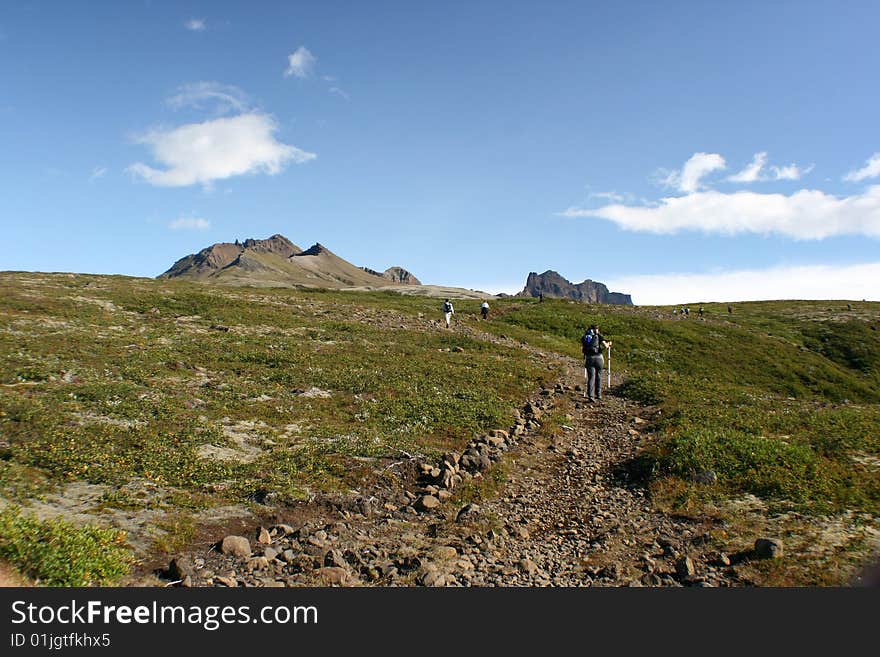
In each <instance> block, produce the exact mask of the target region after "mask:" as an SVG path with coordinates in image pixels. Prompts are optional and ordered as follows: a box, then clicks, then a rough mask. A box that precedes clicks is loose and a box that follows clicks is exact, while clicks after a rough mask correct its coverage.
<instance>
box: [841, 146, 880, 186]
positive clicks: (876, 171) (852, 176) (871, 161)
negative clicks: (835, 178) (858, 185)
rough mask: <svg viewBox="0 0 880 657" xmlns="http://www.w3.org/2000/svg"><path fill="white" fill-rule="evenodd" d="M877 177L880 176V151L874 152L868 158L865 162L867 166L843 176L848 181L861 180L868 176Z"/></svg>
mask: <svg viewBox="0 0 880 657" xmlns="http://www.w3.org/2000/svg"><path fill="white" fill-rule="evenodd" d="M877 177H880V153H874V154H873V155H872V156H871V157H870V158H868V160H867V162H865V166H863V167H862V168H861V169H857V170H855V171H850V172H849V173H848V174H846V175H845V176H844V177H843V179H844V180H846V181H848V182H861V181H862V180H866V179H867V178H877Z"/></svg>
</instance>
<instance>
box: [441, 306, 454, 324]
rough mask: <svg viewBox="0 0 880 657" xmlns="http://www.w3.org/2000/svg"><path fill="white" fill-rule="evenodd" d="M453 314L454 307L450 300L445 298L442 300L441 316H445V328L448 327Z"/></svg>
mask: <svg viewBox="0 0 880 657" xmlns="http://www.w3.org/2000/svg"><path fill="white" fill-rule="evenodd" d="M454 314H455V308H453V307H452V302H451V301H450V300H449V299H447V300H446V301H444V302H443V316H444V317H445V318H446V328H449V322H450V321H451V320H452V316H453V315H454Z"/></svg>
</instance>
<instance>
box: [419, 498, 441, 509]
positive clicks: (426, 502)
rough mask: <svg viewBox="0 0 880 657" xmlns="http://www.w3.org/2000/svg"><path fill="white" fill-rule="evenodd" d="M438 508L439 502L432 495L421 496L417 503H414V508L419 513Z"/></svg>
mask: <svg viewBox="0 0 880 657" xmlns="http://www.w3.org/2000/svg"><path fill="white" fill-rule="evenodd" d="M438 506H440V500H438V499H437V498H436V497H434V496H433V495H423V496H422V497H420V498H419V500H418V502H416V508H418V510H419V511H431V510H432V509H436V508H437V507H438Z"/></svg>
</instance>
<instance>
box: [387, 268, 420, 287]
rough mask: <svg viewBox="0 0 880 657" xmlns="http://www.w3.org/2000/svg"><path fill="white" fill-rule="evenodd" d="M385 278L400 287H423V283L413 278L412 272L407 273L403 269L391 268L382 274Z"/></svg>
mask: <svg viewBox="0 0 880 657" xmlns="http://www.w3.org/2000/svg"><path fill="white" fill-rule="evenodd" d="M382 276H384V277H385V278H387V279H389V280H390V281H392V282H394V283H398V284H400V285H421V284H422V282H421V281H420V280H419V279H418V278H416V277H415V276H413V274H412V272H410V271H407V270H406V269H404V268H403V267H396V266H395V267H389V268H388V269H386V270H385V273H384V274H382Z"/></svg>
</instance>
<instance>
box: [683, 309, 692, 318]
mask: <svg viewBox="0 0 880 657" xmlns="http://www.w3.org/2000/svg"><path fill="white" fill-rule="evenodd" d="M684 314H685V315H687V316H688V317H690V316H691V309H690V308H685V309H684Z"/></svg>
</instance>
